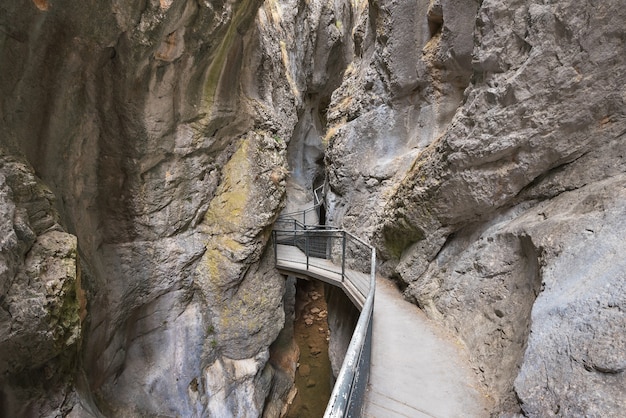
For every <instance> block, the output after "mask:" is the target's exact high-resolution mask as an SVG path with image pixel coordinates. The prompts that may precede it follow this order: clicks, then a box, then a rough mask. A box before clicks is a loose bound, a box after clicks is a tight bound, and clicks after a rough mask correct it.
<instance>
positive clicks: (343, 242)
mask: <svg viewBox="0 0 626 418" xmlns="http://www.w3.org/2000/svg"><path fill="white" fill-rule="evenodd" d="M341 235H342V237H341V281H342V282H343V278H344V277H345V275H346V231H341Z"/></svg>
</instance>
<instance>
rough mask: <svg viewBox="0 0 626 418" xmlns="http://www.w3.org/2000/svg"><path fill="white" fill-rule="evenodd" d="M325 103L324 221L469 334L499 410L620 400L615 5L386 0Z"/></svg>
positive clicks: (577, 411) (599, 408)
mask: <svg viewBox="0 0 626 418" xmlns="http://www.w3.org/2000/svg"><path fill="white" fill-rule="evenodd" d="M360 16H361V17H360V20H359V19H356V20H357V22H359V23H358V24H357V26H356V27H355V30H354V31H353V34H354V41H355V44H356V45H359V48H357V49H358V50H359V51H360V53H359V54H358V55H357V56H356V57H355V60H354V62H353V63H352V65H351V66H350V67H349V68H348V70H347V71H346V74H345V77H344V80H343V83H342V85H341V86H340V87H339V89H338V90H336V91H335V93H334V94H333V100H332V102H331V105H330V107H329V112H328V115H329V129H328V135H327V138H326V139H327V154H326V162H327V164H328V168H327V172H328V180H329V183H330V186H331V192H332V193H331V195H330V197H329V203H330V211H329V217H330V218H331V219H332V220H333V222H334V223H336V224H339V225H343V226H345V227H347V228H348V229H351V230H352V231H354V232H356V233H358V234H361V235H366V236H370V237H371V239H372V241H373V242H374V243H375V245H376V246H377V248H378V250H379V257H380V258H381V259H382V260H381V261H383V264H382V265H381V267H380V272H381V273H383V274H387V275H390V276H392V277H395V278H396V279H397V281H398V283H399V285H400V286H401V288H402V289H404V293H405V295H406V297H407V298H409V299H410V300H412V301H413V302H415V303H416V304H418V305H419V306H420V307H421V308H423V309H424V310H425V311H426V312H427V313H428V314H429V315H430V316H431V317H432V318H433V319H435V320H438V321H441V322H442V323H444V324H445V325H447V326H448V327H449V328H450V329H452V330H453V331H455V332H456V333H458V335H459V336H460V337H461V338H462V340H463V341H464V342H465V344H466V345H467V347H468V349H469V350H470V353H471V354H472V361H473V365H474V367H475V369H476V372H477V373H479V374H480V376H481V377H482V380H483V382H484V384H485V386H486V388H487V389H488V391H489V393H490V394H491V397H492V398H493V399H492V400H493V402H492V403H493V409H492V413H493V414H494V415H498V414H516V413H523V414H525V415H527V416H552V415H563V416H582V415H588V416H610V415H619V413H620V412H619V411H621V410H622V409H623V408H624V406H625V405H624V399H623V396H620V395H619V393H620V391H621V392H623V390H624V388H625V385H626V375H625V374H624V364H626V363H624V362H625V361H626V358H625V357H624V354H623V353H624V349H623V347H624V346H625V344H626V340H625V339H624V335H626V333H624V324H626V321H625V317H624V306H625V303H626V299H625V297H624V295H625V293H624V276H625V274H626V269H625V266H624V263H623V261H622V260H621V258H620V257H619V256H618V254H620V253H621V252H623V249H624V244H623V242H622V240H620V239H618V238H617V237H618V236H621V235H623V233H624V223H623V219H624V214H625V212H624V202H625V201H626V200H625V197H626V196H625V195H624V188H623V181H624V173H625V165H624V150H625V146H626V141H625V135H626V117H625V112H624V109H626V107H625V106H624V101H625V100H626V90H624V85H623V79H624V76H625V73H626V61H625V58H624V54H623V53H622V51H623V50H624V40H625V39H626V32H625V28H624V25H623V24H620V22H621V21H623V19H624V12H623V10H622V8H621V7H620V5H619V4H617V2H609V3H606V2H605V3H603V4H602V5H599V4H596V3H594V2H586V1H583V2H558V3H552V2H543V1H507V2H504V1H499V0H493V1H491V0H489V1H487V0H485V1H481V2H472V1H470V2H460V1H451V0H450V1H446V0H435V1H430V2H429V1H423V2H419V1H418V2H405V1H376V2H372V3H370V4H369V7H367V8H366V10H365V11H363V12H362V14H361V15H360Z"/></svg>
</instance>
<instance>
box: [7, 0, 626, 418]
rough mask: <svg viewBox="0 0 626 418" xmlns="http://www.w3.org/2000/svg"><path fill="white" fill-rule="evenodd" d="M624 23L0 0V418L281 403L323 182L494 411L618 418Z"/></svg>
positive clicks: (487, 3) (589, 4) (597, 10)
mask: <svg viewBox="0 0 626 418" xmlns="http://www.w3.org/2000/svg"><path fill="white" fill-rule="evenodd" d="M624 22H626V9H624V7H623V4H621V2H619V1H616V0H608V1H605V2H598V1H595V0H580V1H573V0H564V1H560V2H556V1H551V0H465V1H461V0H414V1H408V0H371V1H366V0H351V1H348V0H333V1H328V2H323V1H319V0H308V1H302V0H280V1H277V0H265V1H261V0H232V1H227V2H222V1H216V0H158V1H157V0H141V1H137V2H123V1H120V0H101V1H96V0H85V1H80V2H70V1H69V0H31V1H28V0H24V1H20V2H3V3H2V4H0V119H1V123H0V416H6V417H70V418H78V417H81V418H82V417H152V416H154V417H157V416H158V417H219V418H222V417H266V418H272V417H281V416H285V414H286V413H287V410H288V407H289V403H290V402H291V401H292V400H293V396H294V390H295V389H294V381H295V377H296V372H297V371H296V369H297V363H298V352H299V349H298V347H297V344H296V342H295V339H294V334H293V333H294V318H295V316H296V315H295V311H294V309H295V303H296V302H295V298H296V294H295V288H296V285H295V279H294V278H286V277H284V276H282V275H281V274H279V272H278V271H277V270H276V269H275V266H274V255H273V251H272V245H271V232H272V228H273V226H274V223H275V221H276V220H277V219H278V217H279V216H280V215H281V214H284V213H288V212H290V211H295V210H301V209H303V208H305V207H308V206H309V205H310V204H311V202H312V201H313V190H314V189H315V188H316V187H319V186H321V185H324V186H325V190H326V194H325V212H324V218H325V219H323V220H322V221H323V222H322V223H326V224H328V225H334V226H336V227H340V228H343V229H346V230H348V231H350V232H352V233H354V234H356V235H358V236H359V237H362V238H363V239H364V240H366V241H368V242H370V243H371V244H372V245H373V246H374V247H375V248H376V251H377V253H378V261H379V263H378V274H379V275H380V276H381V277H385V278H389V279H391V280H393V281H394V283H395V284H396V285H397V287H398V289H399V290H398V291H399V292H402V294H403V296H404V297H405V298H406V299H407V300H409V301H410V302H412V303H414V304H415V305H417V306H418V307H419V308H420V309H421V310H422V311H423V312H425V313H426V315H427V316H428V317H429V318H430V320H431V321H432V322H433V323H435V324H437V325H438V326H440V327H441V328H442V330H445V332H449V333H450V334H452V335H454V336H455V338H457V340H458V341H459V346H460V349H462V350H464V351H465V352H467V353H468V356H469V363H470V364H469V365H470V367H471V368H472V370H473V371H474V372H475V374H476V376H477V377H478V379H479V381H480V384H481V388H480V389H481V390H482V391H483V392H484V393H485V396H486V402H487V403H488V404H489V409H490V410H489V413H488V416H492V417H502V418H510V417H549V416H563V417H582V416H586V417H611V416H616V417H617V416H621V415H623V411H624V409H626V397H625V396H624V394H625V393H626V258H625V257H624V255H623V254H624V251H625V250H626V244H625V243H624V236H625V235H626V161H625V159H624V157H625V155H626V84H625V83H624V81H625V80H626V53H625V52H626V24H625V23H624ZM346 300H347V298H341V297H339V296H337V295H333V294H332V292H329V294H327V295H326V301H327V302H328V315H329V319H328V323H329V325H330V342H329V346H330V357H331V359H330V360H331V362H333V361H334V362H335V363H336V361H337V359H336V358H335V356H336V355H337V351H339V352H340V351H341V350H342V348H341V347H343V345H345V341H341V337H342V336H343V337H345V335H343V334H344V332H343V329H344V328H345V322H346V317H349V316H350V315H353V314H354V312H352V313H350V314H349V315H345V314H344V313H342V310H341V309H342V307H345V304H346ZM352 319H353V318H348V320H347V322H348V323H349V324H351V321H352ZM333 327H335V328H333ZM347 328H349V326H347ZM333 329H335V330H336V332H335V334H334V335H333ZM390 343H393V342H390ZM337 347H340V348H339V349H338V348H337ZM340 356H341V354H339V357H340ZM333 359H334V360H333ZM333 369H334V372H335V373H337V370H336V369H337V365H336V364H333ZM415 392H416V394H418V393H419V388H415ZM292 413H293V411H292ZM462 414H463V411H459V416H461V415H462ZM381 418H382V417H381Z"/></svg>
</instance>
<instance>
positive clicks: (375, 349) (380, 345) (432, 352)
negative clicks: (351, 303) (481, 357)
mask: <svg viewBox="0 0 626 418" xmlns="http://www.w3.org/2000/svg"><path fill="white" fill-rule="evenodd" d="M373 327H374V328H373V341H372V360H371V371H370V373H371V374H370V380H369V385H368V391H367V394H366V398H365V408H364V409H365V410H364V417H368V418H394V417H410V418H421V417H436V418H447V417H487V416H489V414H488V412H487V408H486V406H487V400H486V399H485V397H484V396H483V395H482V394H481V392H480V390H479V384H478V382H477V379H476V377H475V375H474V373H473V372H472V371H471V370H470V368H469V367H468V365H467V361H466V360H464V358H463V349H462V347H461V346H460V345H459V344H458V343H456V342H455V341H454V339H453V338H452V337H450V336H448V335H446V334H445V333H444V332H443V331H442V330H439V329H437V328H436V327H435V326H434V324H433V323H432V322H431V321H430V320H429V319H428V318H426V316H425V315H424V313H423V312H422V311H420V310H419V309H418V308H417V307H416V306H415V305H413V304H411V303H409V302H407V301H406V300H404V298H403V297H402V295H401V294H400V292H399V291H398V290H397V289H396V287H395V286H394V285H393V283H391V282H390V281H389V280H386V279H382V278H378V279H377V280H376V299H375V301H374V323H373Z"/></svg>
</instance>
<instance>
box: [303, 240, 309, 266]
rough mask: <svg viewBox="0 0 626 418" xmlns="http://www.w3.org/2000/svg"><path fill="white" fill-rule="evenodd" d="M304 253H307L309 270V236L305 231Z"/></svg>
mask: <svg viewBox="0 0 626 418" xmlns="http://www.w3.org/2000/svg"><path fill="white" fill-rule="evenodd" d="M304 252H305V253H306V269H307V270H308V269H309V234H308V233H307V231H304Z"/></svg>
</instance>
